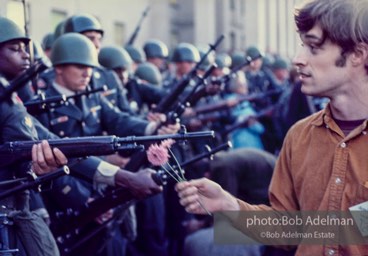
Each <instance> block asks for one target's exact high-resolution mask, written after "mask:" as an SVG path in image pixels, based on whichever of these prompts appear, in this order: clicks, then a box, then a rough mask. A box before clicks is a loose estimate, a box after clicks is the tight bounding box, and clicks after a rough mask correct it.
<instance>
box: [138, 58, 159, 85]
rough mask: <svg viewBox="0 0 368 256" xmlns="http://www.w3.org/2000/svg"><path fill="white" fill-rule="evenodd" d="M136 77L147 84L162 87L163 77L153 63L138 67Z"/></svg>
mask: <svg viewBox="0 0 368 256" xmlns="http://www.w3.org/2000/svg"><path fill="white" fill-rule="evenodd" d="M134 75H135V76H136V77H137V78H139V79H141V80H143V81H145V82H146V83H149V84H153V85H156V86H158V87H161V86H162V75H161V73H160V70H159V69H158V68H157V67H156V66H155V65H153V64H151V63H148V62H147V63H142V64H140V65H138V67H137V69H136V71H135V72H134Z"/></svg>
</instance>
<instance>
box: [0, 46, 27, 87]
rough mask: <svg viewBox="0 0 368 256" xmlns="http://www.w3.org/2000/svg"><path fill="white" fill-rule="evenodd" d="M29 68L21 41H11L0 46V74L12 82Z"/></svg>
mask: <svg viewBox="0 0 368 256" xmlns="http://www.w3.org/2000/svg"><path fill="white" fill-rule="evenodd" d="M29 67H30V58H29V54H28V53H27V51H26V45H25V44H24V42H22V41H21V40H13V41H9V42H6V43H4V44H2V45H0V73H2V74H3V75H4V76H5V77H6V78H7V79H9V80H12V79H13V78H15V77H16V76H17V75H19V74H20V73H21V72H23V71H25V70H26V69H28V68H29Z"/></svg>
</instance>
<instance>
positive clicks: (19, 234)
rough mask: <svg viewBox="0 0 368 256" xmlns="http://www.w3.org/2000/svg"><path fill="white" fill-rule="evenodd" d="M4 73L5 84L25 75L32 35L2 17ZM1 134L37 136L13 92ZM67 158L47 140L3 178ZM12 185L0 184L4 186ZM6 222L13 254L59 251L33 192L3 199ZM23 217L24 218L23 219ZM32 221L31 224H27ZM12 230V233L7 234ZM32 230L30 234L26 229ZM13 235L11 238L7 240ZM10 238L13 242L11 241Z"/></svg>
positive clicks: (0, 62)
mask: <svg viewBox="0 0 368 256" xmlns="http://www.w3.org/2000/svg"><path fill="white" fill-rule="evenodd" d="M0 28H1V29H0V75H1V79H2V80H1V83H2V85H1V86H4V83H7V81H9V82H11V81H12V80H13V79H14V78H16V77H17V76H19V75H21V73H22V72H24V71H26V70H27V69H28V68H29V67H30V55H29V54H28V53H27V51H26V46H27V44H28V43H29V42H30V39H29V38H27V37H25V35H24V33H23V32H22V31H21V29H20V28H19V27H18V26H17V25H16V24H15V23H14V22H12V21H11V20H9V19H7V18H3V17H0ZM0 108H1V111H0V122H1V126H0V127H1V128H0V129H1V132H0V134H1V136H0V140H1V141H0V143H5V142H8V141H14V140H37V139H38V136H37V132H36V130H35V126H34V123H33V121H32V118H31V117H30V116H29V115H28V114H27V112H26V110H25V108H24V107H23V104H22V102H21V101H20V100H19V98H17V96H16V94H13V95H12V96H11V97H9V98H8V99H4V100H2V101H1V102H0ZM66 163H67V159H66V158H65V156H64V155H63V154H62V153H61V151H60V150H58V149H56V148H55V149H53V150H51V148H50V147H49V145H48V143H47V142H46V141H44V142H42V143H41V144H38V145H37V146H34V147H33V149H32V163H19V162H17V163H15V164H12V165H8V166H2V167H1V171H0V173H1V178H0V179H1V181H8V180H11V179H13V178H14V177H24V176H26V173H27V172H30V171H32V170H33V172H35V173H36V174H43V173H47V172H49V171H51V170H53V169H56V168H57V167H60V166H61V165H65V164H66ZM6 189H9V187H8V186H0V190H1V191H4V190H6ZM0 204H1V207H0V211H1V215H2V218H3V220H2V221H3V223H2V224H4V226H2V230H1V233H2V236H1V237H0V239H1V244H2V248H1V249H2V250H3V251H2V252H1V254H2V253H4V255H10V252H6V249H9V248H10V249H16V248H17V249H19V253H18V254H17V255H50V256H54V255H59V251H58V249H57V247H56V243H55V240H54V238H53V236H52V234H51V232H50V231H49V229H48V227H47V225H46V223H45V222H44V221H43V219H41V217H40V216H38V215H35V214H34V213H33V212H31V211H30V208H29V192H28V191H24V192H21V193H18V194H14V195H12V196H10V197H8V198H5V199H3V200H1V202H0ZM8 216H11V217H13V219H12V220H11V221H14V226H8V225H7V224H9V223H10V222H11V221H10V222H9V220H8V219H7V217H8ZM21 219H23V220H24V221H21ZM27 223H28V224H27ZM6 228H8V230H9V237H7V234H6V230H5V229H6ZM25 229H27V230H32V231H31V232H30V233H28V235H26V234H25V233H24V232H23V231H22V230H25ZM7 239H9V241H7ZM8 242H9V244H7V243H8Z"/></svg>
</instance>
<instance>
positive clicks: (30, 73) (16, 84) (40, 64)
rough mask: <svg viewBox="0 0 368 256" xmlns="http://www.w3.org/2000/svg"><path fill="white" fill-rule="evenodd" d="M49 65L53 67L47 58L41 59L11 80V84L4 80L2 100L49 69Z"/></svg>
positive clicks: (0, 92)
mask: <svg viewBox="0 0 368 256" xmlns="http://www.w3.org/2000/svg"><path fill="white" fill-rule="evenodd" d="M49 67H51V64H50V61H48V60H47V59H45V58H43V59H39V60H37V61H36V62H35V63H34V64H33V65H32V66H31V67H30V68H29V69H27V70H26V71H25V72H24V73H22V74H21V75H20V76H18V77H17V78H15V79H14V80H13V81H11V83H10V84H9V83H7V84H4V82H3V81H2V85H3V86H0V87H1V90H0V101H1V100H5V99H7V98H9V97H10V95H11V94H12V93H13V92H16V91H18V90H19V89H20V88H21V87H22V86H24V85H26V83H27V82H28V81H29V80H31V79H32V78H34V77H36V76H37V75H38V74H39V73H41V72H42V71H44V70H46V69H48V68H49Z"/></svg>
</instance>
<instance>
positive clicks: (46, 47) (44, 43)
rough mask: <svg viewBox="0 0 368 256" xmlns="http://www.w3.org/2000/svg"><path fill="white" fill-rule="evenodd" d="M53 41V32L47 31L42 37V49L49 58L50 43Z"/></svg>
mask: <svg viewBox="0 0 368 256" xmlns="http://www.w3.org/2000/svg"><path fill="white" fill-rule="evenodd" d="M53 43H54V33H47V34H46V35H45V36H44V37H43V38H42V43H41V46H42V49H43V51H44V53H45V55H46V56H47V57H48V58H50V53H51V47H52V44H53Z"/></svg>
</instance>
